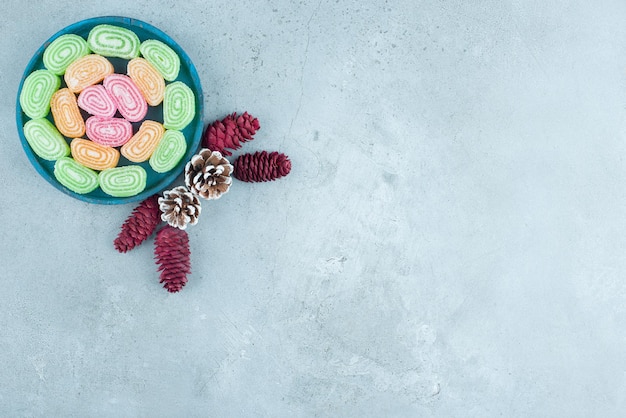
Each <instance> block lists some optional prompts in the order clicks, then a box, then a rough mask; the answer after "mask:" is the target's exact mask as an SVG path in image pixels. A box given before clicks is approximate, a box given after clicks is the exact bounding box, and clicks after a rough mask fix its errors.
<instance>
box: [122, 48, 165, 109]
mask: <svg viewBox="0 0 626 418" xmlns="http://www.w3.org/2000/svg"><path fill="white" fill-rule="evenodd" d="M127 72H128V76H129V77H130V78H131V79H132V80H133V81H134V82H135V84H136V85H137V87H139V90H141V93H142V94H143V97H144V98H145V99H146V102H148V104H149V105H150V106H157V105H159V104H160V103H161V102H162V101H163V95H164V94H165V80H164V79H163V76H162V75H161V73H159V72H158V71H157V70H156V69H155V68H154V67H153V66H152V64H150V63H149V62H148V61H147V60H145V59H143V58H133V59H132V60H130V61H128V66H127Z"/></svg>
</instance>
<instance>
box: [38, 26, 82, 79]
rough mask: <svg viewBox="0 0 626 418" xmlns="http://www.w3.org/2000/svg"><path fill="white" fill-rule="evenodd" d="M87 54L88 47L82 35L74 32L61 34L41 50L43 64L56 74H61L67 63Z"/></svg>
mask: <svg viewBox="0 0 626 418" xmlns="http://www.w3.org/2000/svg"><path fill="white" fill-rule="evenodd" d="M87 54H89V47H88V46H87V42H86V41H85V40H84V39H83V38H82V37H80V36H78V35H74V34H66V35H61V36H59V37H58V38H56V39H55V40H54V41H52V43H51V44H50V45H48V47H47V48H46V50H45V51H44V52H43V65H45V67H46V68H47V69H48V70H50V71H52V72H53V73H55V74H56V75H63V73H65V69H66V68H67V67H68V65H70V64H71V63H73V62H74V61H76V60H77V59H78V58H80V57H84V56H85V55H87Z"/></svg>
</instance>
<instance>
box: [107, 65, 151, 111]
mask: <svg viewBox="0 0 626 418" xmlns="http://www.w3.org/2000/svg"><path fill="white" fill-rule="evenodd" d="M102 84H103V85H104V88H105V89H106V90H107V91H108V92H109V95H110V96H111V98H112V99H113V102H114V103H115V105H116V106H117V110H118V111H119V112H120V114H121V115H122V116H123V117H124V118H125V119H126V120H128V121H130V122H139V121H140V120H142V119H143V118H145V117H146V113H148V103H146V99H145V98H144V97H143V94H141V91H140V90H139V87H137V85H136V84H135V82H134V81H133V80H132V79H131V78H130V77H128V76H127V75H123V74H111V75H109V76H107V77H106V78H105V79H104V81H103V83H102Z"/></svg>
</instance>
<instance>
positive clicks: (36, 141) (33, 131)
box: [24, 118, 70, 161]
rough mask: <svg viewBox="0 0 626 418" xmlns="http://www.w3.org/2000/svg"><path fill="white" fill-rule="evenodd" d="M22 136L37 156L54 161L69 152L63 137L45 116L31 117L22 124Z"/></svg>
mask: <svg viewBox="0 0 626 418" xmlns="http://www.w3.org/2000/svg"><path fill="white" fill-rule="evenodd" d="M24 137H26V141H27V142H28V145H30V147H31V148H32V149H33V151H34V152H35V154H37V155H38V156H39V158H43V159H44V160H48V161H56V160H58V159H59V158H61V157H66V156H68V155H69V153H70V147H68V146H67V142H65V138H63V135H61V134H60V133H59V131H58V130H57V128H56V127H55V126H54V125H53V124H52V122H50V121H49V120H48V119H46V118H42V119H31V120H29V121H28V122H26V123H25V124H24Z"/></svg>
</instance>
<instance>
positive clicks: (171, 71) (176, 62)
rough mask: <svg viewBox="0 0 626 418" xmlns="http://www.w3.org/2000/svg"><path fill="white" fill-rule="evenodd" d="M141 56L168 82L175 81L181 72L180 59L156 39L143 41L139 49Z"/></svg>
mask: <svg viewBox="0 0 626 418" xmlns="http://www.w3.org/2000/svg"><path fill="white" fill-rule="evenodd" d="M139 51H141V55H143V57H144V58H145V59H147V60H148V61H149V62H150V64H152V65H154V68H156V69H157V71H158V72H160V73H161V75H162V76H163V78H164V79H166V80H167V81H174V80H176V77H178V72H179V71H180V58H179V57H178V54H177V53H176V52H175V51H174V50H173V49H172V48H170V47H169V46H167V45H165V44H164V43H163V42H161V41H157V40H156V39H148V40H147V41H143V42H142V44H141V46H140V47H139Z"/></svg>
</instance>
